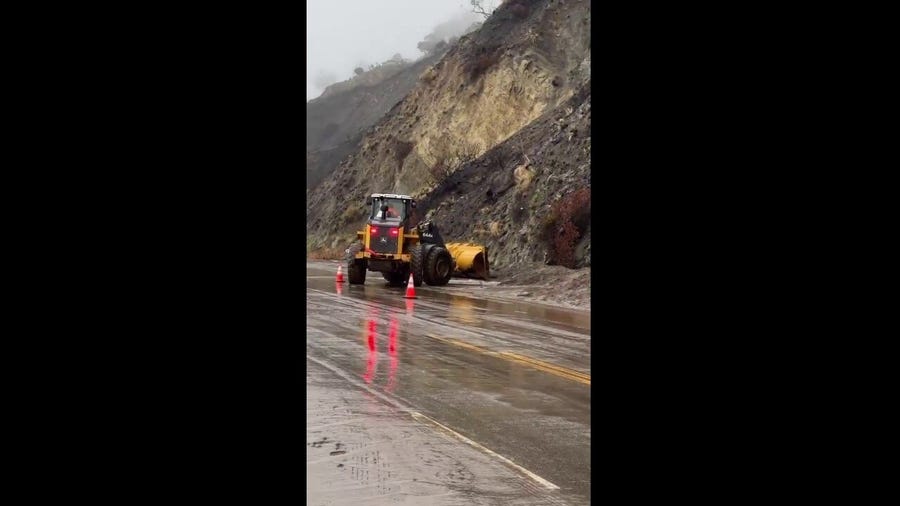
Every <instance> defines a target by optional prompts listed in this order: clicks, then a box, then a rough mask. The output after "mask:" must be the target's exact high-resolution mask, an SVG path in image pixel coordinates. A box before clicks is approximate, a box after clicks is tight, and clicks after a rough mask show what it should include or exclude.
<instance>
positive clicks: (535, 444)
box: [306, 263, 591, 504]
mask: <svg viewBox="0 0 900 506" xmlns="http://www.w3.org/2000/svg"><path fill="white" fill-rule="evenodd" d="M333 265H334V264H330V265H329V264H327V263H323V264H322V265H321V266H319V265H316V266H314V267H312V268H310V267H309V265H308V274H309V275H308V279H307V336H306V342H307V357H308V358H307V360H308V361H309V360H314V362H315V363H316V364H320V363H321V364H324V365H326V366H327V368H329V369H332V370H334V371H337V372H338V375H339V376H343V374H344V373H346V374H349V375H350V376H352V377H353V378H356V381H358V382H359V385H361V386H363V387H364V388H365V389H366V390H364V391H363V395H362V398H364V399H367V401H366V403H365V406H360V408H361V409H363V410H364V412H366V413H377V412H379V411H380V410H382V408H378V407H377V406H376V405H377V404H383V403H385V402H387V403H388V405H395V408H396V409H399V412H415V413H421V415H424V416H425V417H427V418H428V419H430V420H435V421H436V422H439V424H440V425H439V427H445V428H448V429H449V430H452V431H454V434H457V435H459V437H462V438H467V439H470V440H471V441H474V442H476V443H477V444H478V445H483V446H484V447H485V448H488V449H490V451H491V452H496V455H501V456H503V457H504V458H507V459H509V460H510V462H515V463H517V464H519V465H521V466H523V467H524V468H525V469H527V470H528V471H530V472H532V473H534V474H536V475H538V476H540V477H543V479H546V480H548V481H549V482H552V484H555V485H556V486H558V487H559V491H558V492H554V494H556V495H554V496H552V497H556V498H557V499H558V500H559V501H558V503H560V504H587V503H589V501H590V412H591V410H590V321H589V316H590V315H589V313H586V312H579V311H574V310H566V309H557V308H553V307H548V306H542V305H537V304H529V303H518V302H510V303H507V302H503V301H497V300H486V299H479V298H476V297H473V296H466V295H462V294H459V293H447V291H445V290H444V291H442V290H441V288H438V287H428V286H426V285H423V286H422V287H419V288H416V292H417V293H416V295H417V298H416V299H406V298H404V297H403V295H404V291H405V287H391V286H387V285H386V283H384V282H383V281H382V280H381V279H380V277H379V278H375V276H377V273H368V274H369V277H368V279H367V280H366V283H365V285H350V284H349V283H343V284H342V283H336V282H335V279H334V274H333V271H332V272H331V276H328V270H330V269H336V266H335V267H332V266H333ZM373 274H374V275H373ZM452 283H453V282H452V281H451V285H452ZM401 350H402V352H403V356H402V357H401ZM401 360H402V362H403V363H402V367H401ZM342 371H343V372H342ZM346 388H348V389H352V388H354V387H353V386H352V382H351V383H348V384H347V385H346ZM371 403H375V404H371ZM373 416H374V415H373ZM382 420H383V417H382V418H380V417H378V416H375V417H374V418H371V419H369V420H368V422H367V423H368V424H371V428H372V429H374V428H382V425H381V424H382V423H384V422H383V421H382ZM335 423H336V422H335ZM383 429H384V430H385V431H387V433H389V432H390V427H389V426H384V427H383ZM426 429H427V430H429V431H432V432H433V431H434V430H438V432H440V431H441V430H440V429H435V428H434V427H432V428H423V430H426ZM459 447H460V448H462V447H468V448H469V449H471V448H472V446H471V445H466V444H462V443H460V445H459ZM410 451H412V450H410ZM459 451H462V450H461V449H460V450H459ZM484 459H486V461H489V460H490V461H493V462H494V463H496V462H498V460H497V459H496V458H494V457H491V453H489V452H487V453H484ZM507 467H508V468H509V466H507ZM513 471H515V472H513V474H512V475H511V476H518V477H519V478H518V479H520V480H522V483H523V484H526V485H527V486H526V489H525V490H531V488H528V487H532V488H533V490H535V491H541V492H540V493H541V494H545V493H546V491H547V489H546V488H545V487H543V486H542V485H541V484H540V482H539V481H535V480H534V479H531V478H529V477H528V475H527V474H524V473H522V472H519V471H516V470H515V469H513ZM470 481H471V479H470ZM460 486H462V485H460ZM514 488H518V489H520V490H521V486H516V487H514ZM535 493H537V492H535ZM526 495H527V494H526ZM541 497H544V496H543V495H541ZM548 497H549V496H548ZM522 500H523V501H524V502H522V504H530V503H531V502H529V500H527V498H522ZM426 502H427V501H426ZM507 502H508V503H510V504H515V503H518V502H519V500H518V499H515V498H514V497H513V496H510V498H509V501H506V500H500V501H499V502H496V501H487V502H482V501H481V499H477V498H474V499H473V500H472V501H471V502H469V501H463V503H467V504H468V503H471V504H505V503H507ZM534 503H535V504H540V503H541V501H535V502H534ZM377 504H380V503H377ZM410 504H416V502H415V501H413V502H410Z"/></svg>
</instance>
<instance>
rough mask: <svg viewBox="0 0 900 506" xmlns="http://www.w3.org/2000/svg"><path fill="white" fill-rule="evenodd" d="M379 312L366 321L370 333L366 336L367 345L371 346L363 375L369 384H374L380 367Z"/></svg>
mask: <svg viewBox="0 0 900 506" xmlns="http://www.w3.org/2000/svg"><path fill="white" fill-rule="evenodd" d="M377 318H378V313H377V312H371V313H369V318H368V320H366V322H367V324H368V328H369V330H368V333H367V335H366V343H367V344H368V346H369V354H368V356H367V357H366V373H365V374H364V375H363V379H364V380H365V381H366V383H367V384H370V383H372V379H373V378H374V377H375V369H376V368H377V367H378V344H377V342H376V339H377V336H378V332H377Z"/></svg>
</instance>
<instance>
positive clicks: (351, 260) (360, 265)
mask: <svg viewBox="0 0 900 506" xmlns="http://www.w3.org/2000/svg"><path fill="white" fill-rule="evenodd" d="M362 249H363V245H362V243H361V242H355V243H353V244H351V245H350V247H349V248H347V258H346V261H347V281H349V282H350V284H351V285H363V284H365V283H366V260H365V259H364V258H361V259H357V258H356V254H357V253H359V252H360V251H362Z"/></svg>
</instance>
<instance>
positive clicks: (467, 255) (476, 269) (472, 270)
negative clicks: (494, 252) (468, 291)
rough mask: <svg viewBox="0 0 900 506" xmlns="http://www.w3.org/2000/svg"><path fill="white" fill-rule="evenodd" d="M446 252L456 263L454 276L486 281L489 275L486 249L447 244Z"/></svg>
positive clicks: (468, 245) (460, 243) (483, 247)
mask: <svg viewBox="0 0 900 506" xmlns="http://www.w3.org/2000/svg"><path fill="white" fill-rule="evenodd" d="M446 246H447V250H449V251H450V256H452V257H453V261H454V262H456V270H455V271H453V275H454V276H465V277H469V278H478V279H485V280H486V279H488V277H489V276H490V274H491V270H490V265H489V264H488V249H487V248H486V247H485V246H482V245H480V244H472V243H462V242H448V243H447V244H446Z"/></svg>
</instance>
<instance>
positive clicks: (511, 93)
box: [307, 0, 590, 267]
mask: <svg viewBox="0 0 900 506" xmlns="http://www.w3.org/2000/svg"><path fill="white" fill-rule="evenodd" d="M589 167H590V2H589V1H588V0H580V1H561V0H509V1H507V2H505V3H504V4H502V5H501V6H500V7H499V8H498V9H497V10H496V11H495V13H494V14H493V15H492V16H491V17H490V18H489V19H488V20H487V21H486V22H485V23H484V25H483V26H482V27H481V29H480V30H478V31H476V32H473V33H471V34H469V35H467V36H465V37H463V38H462V39H460V41H459V42H458V43H457V44H456V45H454V46H453V47H452V48H451V49H450V50H449V51H448V52H447V54H446V55H444V56H443V58H441V59H440V61H438V62H437V63H435V64H434V65H433V66H431V67H429V68H428V69H426V70H424V72H422V74H421V76H420V79H419V82H418V83H417V84H416V85H415V87H413V89H412V90H411V91H410V92H409V93H408V94H407V95H406V96H405V98H404V99H403V100H402V101H400V102H399V103H397V104H396V105H395V106H394V107H393V108H392V109H391V110H390V111H389V112H388V113H387V115H386V116H385V117H384V118H382V119H381V120H380V121H379V122H378V123H377V124H375V125H374V126H372V127H371V128H369V129H368V131H367V132H366V133H365V135H364V136H363V138H362V140H361V141H360V144H359V148H358V150H357V151H356V152H354V153H352V154H351V155H349V156H348V157H347V158H346V159H344V160H343V162H342V163H341V164H340V166H339V167H338V168H337V169H336V170H335V171H334V173H333V174H331V175H330V176H328V177H327V178H326V179H325V180H324V181H323V182H322V185H321V187H319V188H317V189H315V191H308V192H307V197H308V207H307V213H308V216H307V240H308V242H309V244H310V246H311V247H312V248H316V247H331V248H338V247H340V248H342V247H344V246H346V245H347V244H348V243H349V242H350V241H351V240H352V239H353V238H354V233H355V230H357V229H358V228H359V227H360V226H361V225H362V223H363V222H364V220H365V217H366V211H367V209H366V206H365V198H366V196H367V195H368V194H370V193H372V192H376V191H385V192H397V193H407V194H411V195H413V196H415V197H417V198H419V199H420V200H421V202H422V204H423V205H422V206H420V211H422V212H423V213H424V212H426V211H430V212H431V214H433V218H434V219H435V222H436V223H437V224H438V225H439V226H441V228H442V230H444V237H445V239H447V240H476V241H479V242H484V243H487V244H488V245H489V246H490V247H491V261H492V262H493V263H494V265H495V266H498V267H502V266H504V265H510V264H516V263H520V262H530V261H535V260H542V259H543V258H544V255H545V253H546V250H547V247H546V243H547V241H545V240H542V238H541V234H542V230H543V227H544V222H543V220H542V218H543V217H544V216H546V213H547V212H548V209H550V206H551V205H552V203H553V202H554V201H555V200H557V199H559V198H563V197H565V196H566V195H568V194H570V193H572V192H574V191H575V190H577V189H581V188H585V187H589V185H590V172H589V171H590V169H589ZM582 226H583V228H584V230H579V232H580V233H579V244H578V246H577V248H576V249H577V250H578V254H577V255H576V256H577V257H578V262H579V265H589V251H590V246H589V244H590V231H589V224H587V225H586V226H584V225H582Z"/></svg>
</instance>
